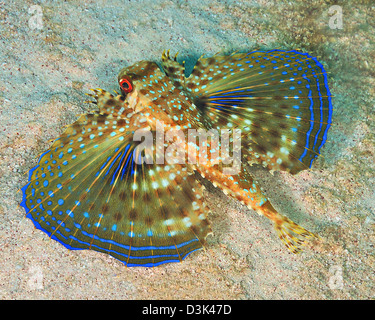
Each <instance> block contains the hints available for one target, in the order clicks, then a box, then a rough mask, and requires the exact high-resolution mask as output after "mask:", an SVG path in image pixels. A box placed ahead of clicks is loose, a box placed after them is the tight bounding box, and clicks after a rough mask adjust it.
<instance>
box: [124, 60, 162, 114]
mask: <svg viewBox="0 0 375 320" xmlns="http://www.w3.org/2000/svg"><path fill="white" fill-rule="evenodd" d="M162 77H165V75H164V74H163V73H162V72H161V70H160V68H159V66H158V65H157V64H156V63H155V62H151V61H140V62H138V63H136V64H134V65H132V66H129V67H125V68H123V69H122V70H121V71H120V73H119V75H118V84H119V86H120V90H121V95H122V96H123V97H125V101H126V102H127V104H128V106H129V107H130V108H132V109H133V110H134V112H139V111H141V110H143V109H144V107H145V106H147V105H148V104H149V102H150V100H152V97H153V94H152V92H153V91H152V87H153V84H154V83H155V80H156V82H157V79H161V78H162Z"/></svg>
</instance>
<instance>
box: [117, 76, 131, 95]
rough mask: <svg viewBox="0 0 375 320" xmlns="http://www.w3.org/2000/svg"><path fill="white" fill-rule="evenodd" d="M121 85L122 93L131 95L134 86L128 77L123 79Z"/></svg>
mask: <svg viewBox="0 0 375 320" xmlns="http://www.w3.org/2000/svg"><path fill="white" fill-rule="evenodd" d="M119 84H120V87H121V89H122V91H124V92H125V93H129V92H132V91H133V84H132V82H131V80H130V79H129V78H128V77H126V78H123V79H121V80H120V82H119Z"/></svg>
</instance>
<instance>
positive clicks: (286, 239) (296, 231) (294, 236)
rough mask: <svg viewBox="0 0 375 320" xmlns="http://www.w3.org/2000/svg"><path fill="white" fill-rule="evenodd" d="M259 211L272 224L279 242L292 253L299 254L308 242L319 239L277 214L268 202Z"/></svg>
mask: <svg viewBox="0 0 375 320" xmlns="http://www.w3.org/2000/svg"><path fill="white" fill-rule="evenodd" d="M261 211H262V212H261V213H262V214H263V215H265V216H266V217H267V218H269V219H271V220H272V221H273V222H274V227H275V230H276V232H277V235H278V236H279V238H280V240H281V241H282V242H283V243H284V245H285V246H286V247H287V248H288V249H289V250H290V251H291V252H293V253H300V252H301V251H302V247H303V246H304V245H306V243H307V242H308V241H310V240H313V239H319V237H318V236H317V235H315V234H314V233H312V232H310V231H308V230H306V229H305V228H303V227H301V226H300V225H298V224H297V223H295V222H293V221H292V220H290V219H289V218H287V217H285V216H283V215H281V214H280V213H278V212H277V211H276V210H275V209H274V208H273V206H272V205H271V203H270V202H269V201H267V202H266V203H265V204H264V205H263V206H262V207H261Z"/></svg>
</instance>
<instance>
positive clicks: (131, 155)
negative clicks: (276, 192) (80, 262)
mask: <svg viewBox="0 0 375 320" xmlns="http://www.w3.org/2000/svg"><path fill="white" fill-rule="evenodd" d="M118 85H119V89H120V92H114V93H113V94H112V93H110V92H109V91H106V90H103V89H100V88H98V89H92V92H91V93H88V94H87V95H88V96H89V97H90V98H91V99H92V100H90V101H89V102H90V103H93V104H94V105H96V108H97V110H94V111H90V112H88V113H85V114H82V115H80V116H79V118H78V119H77V120H76V121H75V122H74V123H73V124H71V125H68V126H67V127H66V129H65V131H64V132H63V133H62V134H61V135H60V136H59V137H58V138H57V139H55V140H54V141H53V143H52V145H51V147H50V148H49V149H48V150H47V151H46V152H44V153H43V154H42V155H41V156H40V157H39V160H38V163H37V165H36V166H35V167H33V168H32V169H31V170H30V171H29V177H28V182H27V184H26V185H25V186H23V187H22V189H21V190H22V194H23V197H22V202H21V204H20V205H21V206H22V207H23V208H24V209H25V211H26V217H27V218H29V219H30V220H31V221H32V222H33V224H34V226H35V228H37V229H39V230H41V231H43V232H45V233H46V234H47V235H48V237H49V238H51V239H53V240H56V241H58V242H59V243H61V244H62V245H63V246H65V247H66V248H68V249H70V250H85V249H88V250H94V251H97V252H101V253H105V254H109V255H110V256H112V257H114V258H116V259H118V260H119V261H121V262H122V263H123V264H124V265H125V266H127V267H138V266H140V267H156V266H159V265H162V264H165V263H172V262H181V261H183V260H184V259H185V258H186V257H187V256H188V255H190V254H191V253H192V252H195V251H197V250H199V249H202V248H205V246H206V245H207V236H208V235H210V234H212V229H211V225H210V222H209V220H208V217H209V213H210V208H209V207H208V205H207V204H206V201H205V187H204V185H203V184H202V180H201V178H203V179H205V180H207V181H209V182H210V183H212V184H213V185H214V186H215V187H217V188H219V189H220V190H222V191H223V192H224V193H225V194H226V195H227V196H228V197H231V198H233V199H235V200H237V201H240V202H241V203H242V204H244V205H246V206H247V207H249V208H250V209H252V210H254V211H255V212H257V213H258V214H260V215H262V216H264V217H266V218H268V219H270V221H272V223H273V225H274V228H275V230H276V233H277V234H278V236H279V238H280V239H281V241H282V242H283V243H284V244H285V246H286V247H287V248H288V249H289V250H290V251H291V252H293V253H299V252H301V250H302V247H303V246H304V245H305V244H306V243H308V242H309V241H311V240H313V239H317V238H318V236H317V235H315V234H314V233H312V232H310V231H308V230H307V229H305V228H303V227H302V226H300V225H298V224H296V223H294V222H293V221H292V220H291V219H289V218H288V217H286V216H285V215H283V214H281V213H279V212H278V211H277V210H276V209H275V208H274V207H273V205H272V204H271V201H270V200H269V199H268V197H267V196H266V195H265V193H264V192H263V191H262V188H261V186H260V184H259V183H258V182H257V181H256V179H255V178H254V177H253V176H252V174H251V172H250V171H249V167H250V166H251V165H256V164H257V165H261V166H263V167H264V168H266V169H267V170H269V171H271V172H274V171H285V172H289V173H290V174H292V175H295V174H297V173H299V172H301V171H303V170H306V169H309V168H311V167H312V164H313V162H314V160H315V159H316V158H317V157H318V156H319V155H320V153H321V148H322V146H323V145H324V144H325V142H326V141H327V134H328V130H329V128H330V126H331V124H332V110H333V108H332V95H331V93H330V90H329V86H328V78H327V72H326V71H325V69H324V67H323V65H322V64H321V63H320V62H319V61H318V60H317V59H316V58H315V57H313V56H310V55H309V54H307V53H304V52H301V51H299V50H281V49H275V50H268V51H259V50H257V51H252V52H245V53H239V52H234V53H232V54H228V55H226V54H222V53H218V54H216V55H214V56H212V57H205V56H202V57H200V58H199V59H198V61H197V62H196V64H195V66H194V68H193V70H192V72H191V74H190V75H188V74H187V72H186V70H185V63H184V62H182V63H181V62H179V61H178V60H177V55H175V56H171V55H170V51H167V52H166V51H164V52H163V54H162V58H161V63H160V65H159V64H157V63H156V62H152V61H146V60H142V61H139V62H137V63H135V64H134V65H131V66H127V67H125V68H123V69H122V70H121V71H120V72H119V74H118ZM199 177H201V178H199Z"/></svg>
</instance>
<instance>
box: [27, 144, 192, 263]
mask: <svg viewBox="0 0 375 320" xmlns="http://www.w3.org/2000/svg"><path fill="white" fill-rule="evenodd" d="M50 151H51V150H47V151H46V152H44V153H43V154H42V155H41V156H40V157H39V160H38V164H37V165H36V166H35V167H34V168H32V169H30V171H29V178H28V183H27V184H26V185H25V186H23V187H22V189H21V190H22V202H21V203H20V206H22V207H23V208H24V209H25V211H26V217H27V218H29V219H30V220H31V221H32V222H33V224H34V226H35V228H36V229H39V230H41V231H43V232H44V233H46V234H47V235H48V236H49V237H50V238H51V239H53V240H55V241H57V242H59V243H61V244H62V245H63V246H64V247H65V248H67V249H68V250H88V249H83V248H75V247H72V246H70V245H69V244H67V243H65V242H63V241H61V240H60V239H59V238H57V237H56V236H55V235H52V234H51V232H49V231H47V230H46V229H44V228H43V227H42V226H41V225H40V224H39V222H38V221H36V220H35V219H34V218H33V216H32V215H31V213H30V209H29V208H28V207H27V205H26V189H27V187H28V186H29V185H30V181H31V176H32V175H33V172H34V171H35V170H36V169H37V168H38V167H39V163H40V160H41V159H42V158H43V156H44V155H45V154H47V153H48V152H50ZM192 241H199V240H198V239H192V240H190V241H188V242H185V243H182V244H181V245H180V246H183V245H186V244H188V243H191V242H192ZM98 248H99V247H98ZM159 249H161V248H159ZM134 250H136V248H134ZM196 250H199V249H195V250H192V251H190V252H188V253H187V254H186V255H185V256H182V257H181V261H182V260H184V259H185V258H186V257H187V256H188V255H189V254H191V253H193V252H194V251H196ZM117 253H118V252H117ZM118 254H121V253H118ZM176 256H178V255H176ZM113 257H114V256H113ZM155 257H156V256H155ZM114 258H115V259H117V260H119V261H121V262H122V263H124V264H125V265H126V266H127V267H156V266H158V265H162V264H166V263H173V262H181V261H180V260H179V259H170V260H164V261H160V262H157V263H146V264H135V263H126V262H125V261H123V260H121V259H118V258H116V257H114ZM142 258H147V257H140V259H142ZM133 259H134V257H133Z"/></svg>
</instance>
